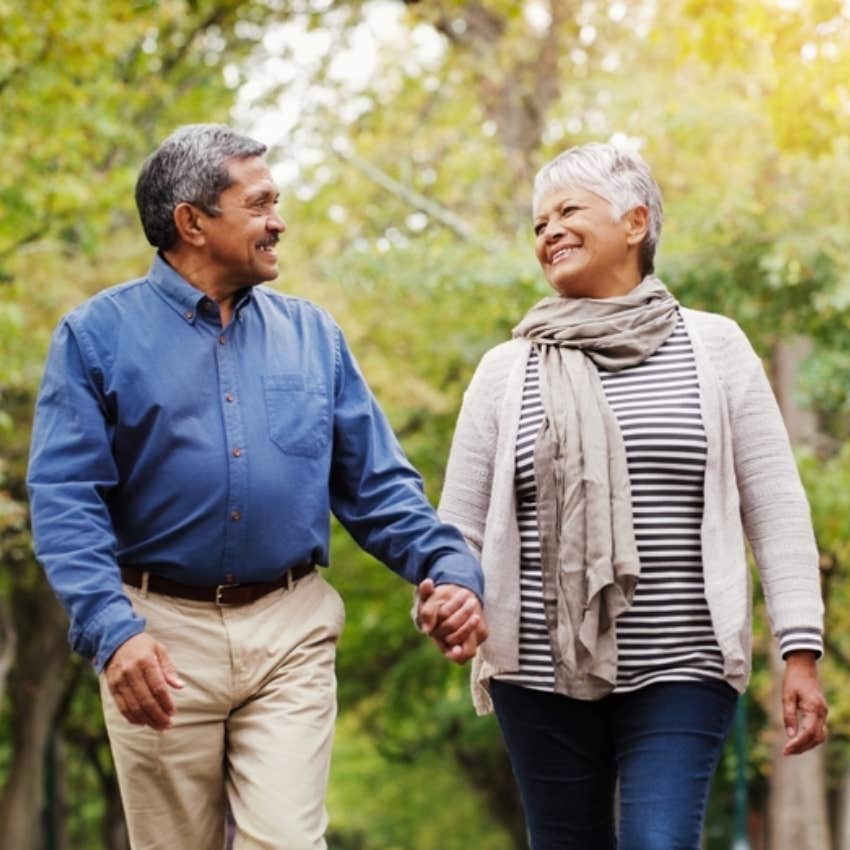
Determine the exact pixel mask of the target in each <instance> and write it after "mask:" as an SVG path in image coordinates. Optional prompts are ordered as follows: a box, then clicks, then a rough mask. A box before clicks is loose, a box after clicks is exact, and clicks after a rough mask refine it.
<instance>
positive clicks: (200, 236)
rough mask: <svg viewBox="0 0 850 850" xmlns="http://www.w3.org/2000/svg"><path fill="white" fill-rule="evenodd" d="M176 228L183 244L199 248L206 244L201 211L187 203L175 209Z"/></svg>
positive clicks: (178, 205)
mask: <svg viewBox="0 0 850 850" xmlns="http://www.w3.org/2000/svg"><path fill="white" fill-rule="evenodd" d="M174 226H175V227H176V228H177V234H178V235H179V237H180V240H181V241H182V242H185V243H186V244H187V245H193V246H194V247H196V248H198V247H200V246H201V245H203V244H204V241H205V234H204V222H203V216H202V215H201V212H200V210H198V209H197V208H196V207H193V206H192V205H191V204H189V203H186V202H185V201H184V202H182V203H180V204H177V206H176V207H175V208H174Z"/></svg>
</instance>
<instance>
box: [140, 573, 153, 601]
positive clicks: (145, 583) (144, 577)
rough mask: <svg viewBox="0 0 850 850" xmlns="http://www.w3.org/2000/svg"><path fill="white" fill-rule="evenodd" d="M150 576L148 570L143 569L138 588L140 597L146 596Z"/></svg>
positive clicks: (145, 597)
mask: <svg viewBox="0 0 850 850" xmlns="http://www.w3.org/2000/svg"><path fill="white" fill-rule="evenodd" d="M150 577H151V574H150V571H149V570H145V571H144V572H143V573H142V584H141V588H140V589H141V591H142V599H147V598H148V582H149V581H150Z"/></svg>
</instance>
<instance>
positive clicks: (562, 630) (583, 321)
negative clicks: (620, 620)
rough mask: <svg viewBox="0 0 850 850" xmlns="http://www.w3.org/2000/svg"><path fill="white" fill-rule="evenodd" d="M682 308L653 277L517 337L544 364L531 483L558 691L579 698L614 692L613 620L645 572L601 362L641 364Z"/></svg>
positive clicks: (537, 320)
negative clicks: (540, 419)
mask: <svg viewBox="0 0 850 850" xmlns="http://www.w3.org/2000/svg"><path fill="white" fill-rule="evenodd" d="M677 306H678V305H677V302H676V299H675V298H674V297H673V296H672V295H671V294H670V292H669V291H668V290H667V288H666V287H665V286H664V284H663V283H662V282H661V281H660V280H658V279H657V278H655V277H652V276H648V277H645V278H644V279H643V280H642V281H641V282H640V284H638V286H636V287H635V288H634V289H633V290H632V291H631V292H629V293H627V294H626V295H619V296H616V297H613V298H604V299H592V298H560V297H554V298H545V299H544V300H543V301H541V302H539V303H538V304H536V305H535V306H534V307H532V308H531V310H529V312H528V313H527V314H526V316H525V317H524V318H523V320H522V321H521V322H520V323H519V325H517V327H516V328H514V332H513V335H514V336H515V337H524V338H526V339H529V340H531V342H532V344H533V345H534V346H535V348H537V350H538V352H539V357H540V393H541V397H542V401H543V410H544V421H543V425H542V426H541V429H540V432H539V433H538V435H537V442H536V443H535V447H534V474H535V478H536V481H537V522H538V527H539V532H540V550H541V561H542V565H543V600H544V607H545V611H546V621H547V625H548V628H549V634H550V635H552V636H553V637H554V639H553V641H552V651H553V657H554V661H555V681H556V687H557V689H558V690H559V692H561V693H566V694H567V695H569V696H571V697H574V698H576V699H598V698H600V697H602V696H604V695H605V694H607V693H609V692H610V691H611V690H612V689H613V688H614V686H615V684H616V682H617V638H616V629H615V622H614V621H615V618H616V617H617V615H619V614H620V613H622V612H623V611H625V610H626V609H627V608H628V607H629V605H630V604H631V601H632V597H633V596H634V591H635V587H636V585H637V580H638V576H639V574H640V561H639V559H638V554H637V545H636V544H635V535H634V528H633V524H632V504H631V491H630V486H629V475H628V467H627V465H626V450H625V446H624V444H623V438H622V435H621V434H620V429H619V426H618V424H617V420H616V418H615V417H614V414H613V412H612V411H611V408H610V407H609V406H608V402H607V400H606V399H605V393H604V391H603V388H602V382H601V381H600V379H599V374H598V372H597V370H596V367H595V366H594V364H596V365H598V366H601V367H602V368H604V369H607V370H609V371H614V372H616V371H619V370H621V369H625V368H627V367H629V366H636V365H637V364H638V363H642V362H643V361H644V360H646V359H647V357H649V356H650V355H651V354H653V352H655V351H656V349H657V348H659V346H660V345H661V344H662V343H663V342H664V341H665V340H666V339H667V337H668V336H670V334H671V333H672V332H673V328H674V327H675V325H676V310H677ZM591 361H592V362H591Z"/></svg>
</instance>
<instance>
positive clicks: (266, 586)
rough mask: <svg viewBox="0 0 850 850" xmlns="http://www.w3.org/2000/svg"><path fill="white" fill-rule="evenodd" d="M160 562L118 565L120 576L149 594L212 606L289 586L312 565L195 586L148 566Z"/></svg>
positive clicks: (242, 601)
mask: <svg viewBox="0 0 850 850" xmlns="http://www.w3.org/2000/svg"><path fill="white" fill-rule="evenodd" d="M162 566H164V565H162V564H144V565H143V566H131V565H129V564H123V565H122V566H121V578H122V579H123V581H124V583H125V584H129V585H130V586H131V587H139V588H141V589H142V590H147V591H149V592H150V593H160V594H162V595H163V596H176V597H177V598H178V599H194V600H195V601H196V602H215V603H216V605H247V604H248V603H250V602H254V601H256V600H257V599H259V598H260V597H261V596H265V595H266V594H267V593H271V592H272V591H273V590H279V589H280V588H281V587H291V586H292V585H293V584H295V582H296V581H298V579H300V578H304V576H306V575H308V574H309V573H311V572H313V570H315V569H316V566H315V564H312V563H310V562H305V563H303V564H296V565H295V566H294V567H291V568H290V569H288V570H287V571H286V572H285V573H283V575H282V576H281V577H280V578H277V579H275V580H274V581H255V582H251V583H249V584H217V585H207V586H205V587H204V586H198V585H194V584H183V583H182V582H179V581H172V580H171V579H170V578H163V576H159V575H156V574H155V573H153V572H151V570H152V569H156V568H157V567H162Z"/></svg>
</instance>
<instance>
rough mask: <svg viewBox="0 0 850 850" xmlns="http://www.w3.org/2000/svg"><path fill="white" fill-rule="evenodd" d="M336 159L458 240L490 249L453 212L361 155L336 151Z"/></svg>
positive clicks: (483, 240)
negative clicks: (431, 220) (432, 220)
mask: <svg viewBox="0 0 850 850" xmlns="http://www.w3.org/2000/svg"><path fill="white" fill-rule="evenodd" d="M334 153H335V155H336V156H338V157H339V158H340V159H342V160H343V161H345V162H347V163H349V164H350V165H351V166H353V167H354V168H355V169H356V170H357V171H359V172H360V173H361V174H362V175H363V176H364V177H366V178H367V179H368V180H371V181H372V182H373V183H374V184H375V185H376V186H380V187H381V188H382V189H384V190H386V191H387V192H389V193H390V194H391V195H393V196H394V197H396V198H398V199H399V200H401V201H403V202H404V203H406V204H407V205H408V206H410V207H413V209H416V210H419V211H420V212H423V213H425V214H426V215H428V216H430V217H431V218H432V219H434V221H436V222H437V223H438V224H441V225H442V226H443V227H445V228H446V229H447V230H450V231H451V232H452V233H454V234H455V236H457V237H458V238H460V239H462V240H464V241H465V242H471V243H472V244H474V245H479V246H480V247H482V248H489V247H490V246H489V245H488V243H487V241H486V240H485V239H482V238H481V237H480V236H478V235H477V234H476V233H475V232H473V231H472V230H470V228H469V227H467V225H466V224H465V223H464V222H463V221H462V220H461V219H460V218H459V217H458V216H456V215H455V214H454V213H453V212H452V211H451V210H448V209H446V208H445V207H444V206H442V205H441V204H439V203H437V202H436V201H434V200H432V199H431V198H428V197H426V196H425V195H423V194H422V193H421V192H418V191H417V190H416V189H413V188H411V187H410V186H406V185H404V184H403V183H400V182H399V181H398V180H396V179H395V178H394V177H390V175H389V174H387V173H386V172H385V171H383V170H382V169H380V168H378V166H376V165H372V163H370V162H367V161H366V160H364V159H361V158H360V157H359V156H357V154H353V153H343V152H342V151H337V150H335V151H334Z"/></svg>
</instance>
